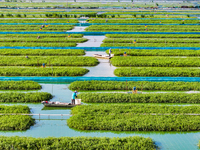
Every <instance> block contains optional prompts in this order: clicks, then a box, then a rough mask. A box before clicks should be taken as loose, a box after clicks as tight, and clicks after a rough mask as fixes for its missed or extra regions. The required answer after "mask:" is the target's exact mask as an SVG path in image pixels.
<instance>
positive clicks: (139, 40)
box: [103, 38, 200, 44]
mask: <svg viewBox="0 0 200 150" xmlns="http://www.w3.org/2000/svg"><path fill="white" fill-rule="evenodd" d="M134 40H135V42H136V43H167V44H169V43H192V44H193V43H198V44H199V43H200V40H199V39H197V38H193V39H192V38H175V39H173V38H162V39H159V38H123V39H121V38H106V39H104V40H103V42H104V43H134Z"/></svg>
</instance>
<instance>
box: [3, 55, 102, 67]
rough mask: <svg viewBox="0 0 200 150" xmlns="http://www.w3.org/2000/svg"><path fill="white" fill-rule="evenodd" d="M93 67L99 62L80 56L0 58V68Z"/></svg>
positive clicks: (92, 58)
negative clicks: (43, 65) (44, 65)
mask: <svg viewBox="0 0 200 150" xmlns="http://www.w3.org/2000/svg"><path fill="white" fill-rule="evenodd" d="M43 63H45V64H46V65H48V66H52V65H53V66H95V65H97V64H98V63H99V62H98V60H97V59H96V58H94V57H88V56H85V57H82V56H30V57H28V58H26V57H23V56H15V57H13V56H6V57H5V56H0V66H41V65H42V64H43Z"/></svg>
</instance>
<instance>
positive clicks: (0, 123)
mask: <svg viewBox="0 0 200 150" xmlns="http://www.w3.org/2000/svg"><path fill="white" fill-rule="evenodd" d="M34 122H35V120H34V119H33V118H32V117H30V116H24V115H1V116H0V130H9V131H11V130H27V129H29V128H30V126H32V125H34Z"/></svg>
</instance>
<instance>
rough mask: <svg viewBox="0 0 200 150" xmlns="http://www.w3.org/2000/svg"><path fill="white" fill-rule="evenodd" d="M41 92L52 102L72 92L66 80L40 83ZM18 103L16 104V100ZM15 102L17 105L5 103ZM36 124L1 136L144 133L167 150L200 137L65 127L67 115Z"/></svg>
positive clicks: (183, 148) (191, 145) (35, 107)
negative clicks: (24, 129) (46, 94)
mask: <svg viewBox="0 0 200 150" xmlns="http://www.w3.org/2000/svg"><path fill="white" fill-rule="evenodd" d="M41 85H42V89H41V90H40V91H41V92H49V93H51V94H52V95H54V98H53V99H52V100H51V101H60V102H70V99H71V94H72V91H70V90H69V89H68V86H69V83H62V84H48V83H41ZM18 104H19V103H18ZM6 105H16V104H13V103H12V104H11V103H10V104H6ZM20 105H28V106H29V107H30V108H31V112H32V113H33V114H70V109H44V108H43V105H42V104H40V103H37V104H25V103H23V104H22V103H20ZM33 117H34V118H35V119H36V123H35V125H34V126H32V127H31V128H30V129H28V130H26V131H0V135H4V136H31V137H48V136H51V137H63V136H69V137H76V136H90V137H126V136H135V135H137V136H143V137H150V138H152V139H153V140H154V141H155V142H156V145H157V146H159V147H160V148H161V149H170V150H188V149H192V150H195V149H198V147H197V144H198V141H199V139H200V134H199V132H143V131H142V132H133V131H129V132H118V131H117V132H112V131H79V130H75V129H71V128H69V127H68V126H67V122H66V120H67V119H68V118H69V117H70V116H52V115H49V116H48V115H46V116H40V117H39V116H33Z"/></svg>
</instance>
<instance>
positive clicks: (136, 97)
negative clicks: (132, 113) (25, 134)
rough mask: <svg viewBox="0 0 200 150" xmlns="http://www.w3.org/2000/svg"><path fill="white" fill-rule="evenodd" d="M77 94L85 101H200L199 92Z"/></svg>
mask: <svg viewBox="0 0 200 150" xmlns="http://www.w3.org/2000/svg"><path fill="white" fill-rule="evenodd" d="M78 96H79V98H81V101H83V102H87V103H200V100H199V97H200V94H199V93H193V94H186V93H151V94H125V93H81V94H79V95H78Z"/></svg>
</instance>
